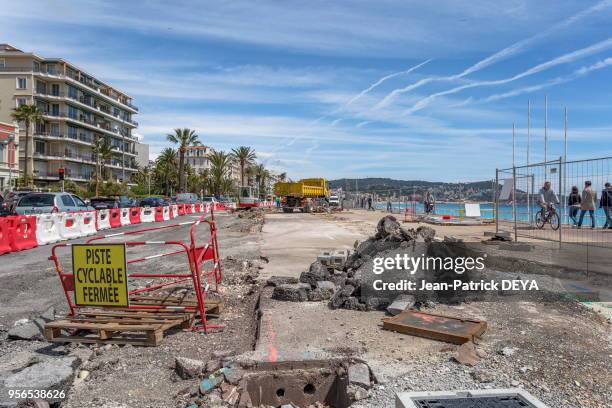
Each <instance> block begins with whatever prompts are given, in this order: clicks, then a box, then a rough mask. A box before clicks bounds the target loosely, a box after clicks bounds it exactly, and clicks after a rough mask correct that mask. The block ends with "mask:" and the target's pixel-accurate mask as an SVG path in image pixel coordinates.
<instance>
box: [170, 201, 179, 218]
mask: <svg viewBox="0 0 612 408" xmlns="http://www.w3.org/2000/svg"><path fill="white" fill-rule="evenodd" d="M176 217H178V205H176V204H172V216H171V218H176Z"/></svg>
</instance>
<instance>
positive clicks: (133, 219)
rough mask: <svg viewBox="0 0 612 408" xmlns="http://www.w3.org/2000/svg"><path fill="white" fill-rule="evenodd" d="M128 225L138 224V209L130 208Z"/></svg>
mask: <svg viewBox="0 0 612 408" xmlns="http://www.w3.org/2000/svg"><path fill="white" fill-rule="evenodd" d="M130 224H132V225H134V224H140V207H133V208H130Z"/></svg>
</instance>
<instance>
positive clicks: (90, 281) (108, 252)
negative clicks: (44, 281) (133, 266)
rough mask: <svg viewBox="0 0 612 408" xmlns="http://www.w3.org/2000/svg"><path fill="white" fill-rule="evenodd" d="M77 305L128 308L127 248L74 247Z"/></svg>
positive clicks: (121, 246)
mask: <svg viewBox="0 0 612 408" xmlns="http://www.w3.org/2000/svg"><path fill="white" fill-rule="evenodd" d="M72 271H73V275H74V303H75V304H77V305H81V306H122V307H127V306H128V305H129V301H128V286H127V260H126V257H125V245H124V244H75V245H72Z"/></svg>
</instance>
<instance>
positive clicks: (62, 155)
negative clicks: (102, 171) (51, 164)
mask: <svg viewBox="0 0 612 408" xmlns="http://www.w3.org/2000/svg"><path fill="white" fill-rule="evenodd" d="M33 157H34V158H35V159H43V160H51V161H61V160H65V161H71V162H75V163H85V164H96V162H95V160H94V157H93V154H83V153H74V152H66V151H64V152H53V151H50V152H45V153H41V152H34V155H33Z"/></svg>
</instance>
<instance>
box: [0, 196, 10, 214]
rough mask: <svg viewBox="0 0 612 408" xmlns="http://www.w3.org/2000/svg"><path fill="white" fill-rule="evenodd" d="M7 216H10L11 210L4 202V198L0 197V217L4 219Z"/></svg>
mask: <svg viewBox="0 0 612 408" xmlns="http://www.w3.org/2000/svg"><path fill="white" fill-rule="evenodd" d="M7 215H11V210H10V209H9V206H8V204H7V202H6V201H4V197H2V196H0V217H6V216H7Z"/></svg>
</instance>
